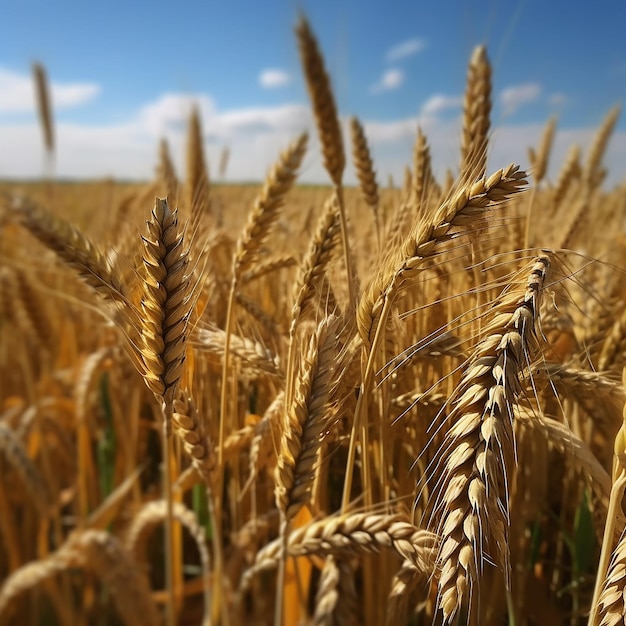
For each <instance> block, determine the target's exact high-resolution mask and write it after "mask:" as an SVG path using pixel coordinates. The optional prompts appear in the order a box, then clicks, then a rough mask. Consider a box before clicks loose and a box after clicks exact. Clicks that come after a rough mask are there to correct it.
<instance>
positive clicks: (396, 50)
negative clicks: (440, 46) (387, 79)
mask: <svg viewBox="0 0 626 626" xmlns="http://www.w3.org/2000/svg"><path fill="white" fill-rule="evenodd" d="M424 48H426V41H425V40H424V39H419V38H418V37H414V38H413V39H407V40H406V41H402V42H400V43H399V44H396V45H395V46H393V48H390V49H389V50H388V51H387V54H386V55H385V58H386V59H387V61H389V62H390V63H394V62H396V61H399V60H400V59H406V58H407V57H411V56H413V55H414V54H417V53H418V52H421V51H422V50H424Z"/></svg>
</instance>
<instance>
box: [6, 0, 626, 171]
mask: <svg viewBox="0 0 626 626" xmlns="http://www.w3.org/2000/svg"><path fill="white" fill-rule="evenodd" d="M5 1H6V0H5ZM7 7H8V8H7ZM300 9H302V10H304V12H305V13H306V14H307V16H308V17H309V19H310V21H311V24H312V26H313V28H314V30H315V32H316V34H317V36H318V38H319V41H320V43H321V46H322V49H323V51H324V55H325V58H326V62H327V67H328V69H329V70H330V73H331V76H332V80H333V85H334V87H335V91H336V96H337V100H338V105H339V109H340V112H341V114H342V116H346V117H347V116H349V115H358V116H359V118H360V119H361V120H362V121H363V122H364V123H365V127H366V132H367V133H368V136H369V137H370V141H371V144H372V150H373V152H374V155H375V160H376V166H377V169H378V170H379V172H380V178H381V180H386V177H387V175H388V174H390V173H391V174H393V175H394V177H395V178H396V180H401V177H402V168H403V165H404V164H405V163H408V162H409V160H410V156H411V146H412V143H413V138H414V135H415V130H416V128H417V124H418V123H420V124H421V125H422V126H423V128H424V130H425V131H426V134H427V136H428V138H429V141H430V143H431V147H432V153H433V157H434V160H435V166H436V169H437V170H438V171H439V172H440V173H442V172H443V170H444V169H445V167H447V166H450V167H454V166H456V164H457V162H458V149H457V147H458V142H459V132H460V130H459V129H460V125H459V117H460V112H461V108H460V102H461V98H462V94H463V89H464V81H465V74H466V67H467V62H468V60H469V57H470V54H471V52H472V49H473V48H474V46H476V45H477V44H480V43H484V44H486V45H487V48H488V54H489V57H490V59H491V62H492V64H493V70H494V77H493V84H494V112H493V124H494V127H496V131H495V132H494V143H493V146H492V153H491V163H492V166H493V167H500V166H504V165H506V164H508V163H509V162H511V161H515V162H519V163H521V164H522V165H523V166H525V165H527V158H526V153H527V147H528V146H529V145H532V144H533V143H535V142H536V141H537V140H538V137H539V134H540V132H541V129H542V127H543V125H544V123H545V122H546V121H547V119H548V117H549V116H550V115H551V114H557V115H558V117H559V127H558V128H559V132H558V134H557V140H556V145H555V153H554V159H553V167H552V169H551V171H552V172H553V173H554V172H555V171H556V170H557V169H558V166H559V165H560V161H561V160H562V158H563V156H564V154H565V151H566V150H567V148H568V147H569V144H571V143H572V142H579V143H581V147H582V148H583V150H584V149H586V148H587V147H588V144H589V142H590V140H591V137H592V136H593V130H594V129H595V128H596V127H597V126H598V124H599V123H600V121H601V120H602V118H603V116H604V115H605V113H606V112H607V111H608V109H609V108H610V107H611V106H612V105H614V104H616V103H624V101H625V100H626V43H625V42H624V32H625V31H626V2H624V1H623V0H622V1H617V0H611V1H608V0H607V1H604V2H596V3H595V4H593V5H592V4H591V3H571V2H563V1H561V0H558V1H554V2H548V1H545V2H539V1H537V0H526V1H523V0H522V1H517V0H513V1H512V2H510V3H504V2H496V1H492V2H485V1H483V2H479V1H477V0H459V1H456V2H451V1H442V2H433V0H430V2H428V3H426V2H419V1H414V2H387V3H382V2H373V1H370V0H367V1H362V2H358V1H357V0H336V1H335V2H330V1H328V0H318V1H316V2H312V1H305V2H302V3H295V2H287V1H275V2H263V1H262V0H257V1H256V2H254V1H252V0H246V1H244V0H234V1H231V2H225V1H224V0H222V1H221V2H203V3H199V2H178V3H176V4H174V3H172V2H169V3H164V2H160V1H155V2H151V3H147V2H146V3H132V2H121V1H118V0H110V1H109V2H107V3H91V2H84V1H81V2H67V1H66V2H62V1H58V2H52V1H50V0H48V1H47V2H44V1H40V0H38V1H29V0H21V1H19V2H12V3H11V4H10V5H9V4H8V3H7V5H6V6H5V10H4V11H3V19H2V20H0V41H2V45H1V46H0V140H1V141H2V142H3V144H4V146H5V149H4V150H2V151H1V153H0V177H8V176H11V177H14V176H18V177H21V176H38V175H39V174H41V171H42V147H41V137H40V131H39V129H38V127H37V124H36V117H35V114H34V109H33V94H32V86H31V84H30V66H31V63H32V61H33V60H39V61H41V62H42V63H43V64H44V65H45V66H46V67H47V69H48V73H49V77H50V80H51V82H52V84H53V102H54V111H55V119H56V121H57V136H58V158H57V172H58V174H59V175H60V176H64V177H65V176H78V177H98V176H104V175H114V176H119V177H124V178H145V177H148V176H150V175H151V174H152V172H153V170H154V166H155V159H156V145H157V142H158V139H159V138H160V137H161V136H166V137H167V138H168V140H169V141H170V144H171V148H172V152H173V154H174V157H175V161H176V163H177V164H178V166H179V170H180V171H181V173H182V166H183V160H182V156H183V152H184V149H183V144H184V123H185V119H186V117H187V115H188V111H189V106H190V102H192V101H194V102H196V103H198V104H199V106H200V108H201V111H202V112H203V116H204V122H205V131H206V139H207V142H206V148H207V153H208V157H209V161H210V163H211V164H212V165H213V166H214V167H213V169H215V167H216V166H217V161H218V158H219V153H220V151H221V149H222V147H224V146H229V147H230V149H231V163H230V165H229V172H228V178H229V179H230V180H242V179H260V178H262V177H263V175H264V173H265V171H266V170H267V168H268V167H269V166H270V165H271V163H272V162H273V161H274V159H275V157H276V155H277V153H278V151H279V150H280V149H281V148H282V147H284V145H285V144H286V143H287V142H288V141H289V139H290V138H291V137H293V136H295V135H296V134H297V133H298V132H299V131H300V130H302V129H303V128H306V127H308V126H310V124H311V119H310V114H309V112H308V101H307V97H306V92H305V89H304V85H303V81H302V78H301V76H300V71H299V61H298V57H297V51H296V44H295V39H294V36H293V25H294V23H295V20H296V17H297V14H298V11H299V10H300ZM7 145H9V146H11V149H10V150H7V149H6V146H7ZM316 151H317V146H316V145H315V144H314V145H313V146H312V151H311V154H310V155H309V157H308V159H307V162H306V164H305V170H304V174H303V178H304V179H305V180H311V181H318V182H323V181H324V180H325V177H324V174H323V170H322V168H321V165H320V163H319V158H318V157H317V152H316ZM607 161H608V165H609V169H610V172H611V181H612V182H617V181H618V180H621V179H622V178H623V177H624V175H625V174H626V114H625V115H623V116H622V118H621V119H620V122H619V123H618V127H617V132H616V135H615V136H614V138H613V141H612V143H611V147H610V150H609V153H608V155H607ZM353 180H354V176H353V175H352V174H351V173H350V174H349V176H348V181H353Z"/></svg>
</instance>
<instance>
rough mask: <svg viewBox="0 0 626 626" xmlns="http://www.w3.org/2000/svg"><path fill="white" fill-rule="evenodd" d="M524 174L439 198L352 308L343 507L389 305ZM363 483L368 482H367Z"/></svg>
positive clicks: (517, 186)
mask: <svg viewBox="0 0 626 626" xmlns="http://www.w3.org/2000/svg"><path fill="white" fill-rule="evenodd" d="M525 177H526V174H525V173H524V172H523V171H520V170H519V168H518V167H517V166H516V165H510V166H509V167H507V168H506V169H505V170H498V171H497V172H496V173H495V174H492V175H491V176H490V177H489V178H482V179H481V180H478V181H476V182H475V183H472V184H464V185H462V186H461V188H460V189H458V190H457V191H456V192H455V194H454V195H453V196H452V198H450V199H449V200H447V201H446V202H444V203H443V204H442V205H441V206H440V207H439V209H438V210H437V211H435V213H434V214H433V215H428V216H426V217H425V219H423V220H422V221H420V222H418V223H417V224H416V225H415V226H414V227H413V229H412V232H411V233H410V235H409V236H408V237H407V238H406V239H405V240H404V242H403V243H402V245H400V246H398V248H397V250H396V251H394V253H393V254H392V256H391V257H390V260H388V262H387V264H386V266H384V267H383V269H382V270H381V271H379V272H377V273H376V274H375V275H374V278H373V279H372V281H371V282H370V283H369V285H368V287H367V288H366V290H365V293H364V294H363V296H362V297H361V300H360V302H359V307H358V310H357V328H358V331H359V335H360V336H361V339H362V341H363V344H364V345H365V346H366V349H367V356H366V365H365V368H364V373H363V379H362V382H361V390H360V394H359V398H358V401H357V405H356V409H355V413H354V421H353V426H352V432H351V434H350V444H349V448H348V459H347V463H346V475H345V481H344V492H343V500H342V511H344V512H345V511H346V510H347V507H348V503H349V501H350V492H351V488H352V475H353V468H354V462H355V456H356V444H357V440H358V438H359V437H361V438H363V440H362V441H361V444H362V445H363V449H364V450H367V446H366V443H367V428H364V427H363V424H364V422H365V421H366V420H365V418H364V415H366V413H367V402H368V397H369V392H370V389H371V385H372V381H373V374H374V362H375V356H376V352H377V350H378V347H379V346H380V345H381V344H382V341H383V339H384V335H385V327H386V324H387V319H388V316H389V314H390V312H391V308H392V306H393V305H394V303H395V301H396V299H397V298H398V297H399V295H400V294H401V293H402V291H403V290H404V289H406V286H407V285H408V284H410V282H411V281H412V280H415V278H416V277H417V276H418V275H419V273H420V272H421V270H422V266H423V264H424V261H425V260H426V259H428V258H432V257H433V256H435V255H436V254H437V253H438V252H439V251H440V249H441V244H443V243H445V242H446V241H449V240H450V239H451V238H452V237H453V236H455V235H458V234H459V233H462V232H464V231H465V230H466V227H467V226H468V225H470V224H476V223H477V222H478V221H479V220H481V219H482V218H483V217H484V213H485V211H486V209H487V208H488V207H489V206H491V205H493V204H495V203H500V202H503V201H504V200H506V199H507V198H508V197H509V196H511V195H513V194H515V193H516V192H518V191H520V190H521V189H522V188H523V187H524V185H525V184H526V178H525ZM366 484H367V483H366Z"/></svg>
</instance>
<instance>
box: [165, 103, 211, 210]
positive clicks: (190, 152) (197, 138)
mask: <svg viewBox="0 0 626 626" xmlns="http://www.w3.org/2000/svg"><path fill="white" fill-rule="evenodd" d="M186 165H187V175H186V177H185V195H184V208H185V210H186V211H193V212H194V214H197V213H199V212H206V211H208V209H209V205H208V203H207V202H206V199H207V198H208V195H209V189H210V182H209V170H208V168H207V163H206V158H205V156H204V137H203V134H202V121H201V119H200V111H199V110H198V107H197V106H194V107H192V109H191V114H190V115H189V126H188V128H187V162H186ZM170 203H171V201H170ZM172 206H175V205H173V204H172Z"/></svg>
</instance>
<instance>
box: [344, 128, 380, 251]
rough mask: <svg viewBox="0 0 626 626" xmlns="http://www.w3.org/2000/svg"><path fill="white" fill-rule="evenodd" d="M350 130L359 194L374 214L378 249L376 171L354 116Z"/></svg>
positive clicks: (363, 133)
mask: <svg viewBox="0 0 626 626" xmlns="http://www.w3.org/2000/svg"><path fill="white" fill-rule="evenodd" d="M350 131H351V134H352V158H353V160H354V167H355V169H356V175H357V178H358V179H359V185H360V187H361V195H362V196H363V199H364V200H365V203H366V204H367V205H368V206H369V207H370V209H372V212H373V214H374V227H375V229H376V241H377V243H378V248H379V249H380V217H379V215H378V203H379V201H380V198H379V195H378V183H377V182H376V172H375V171H374V165H373V163H372V157H371V155H370V149H369V145H368V143H367V138H366V137H365V131H364V130H363V126H362V125H361V122H359V120H358V119H357V118H356V117H353V118H352V119H351V120H350Z"/></svg>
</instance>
